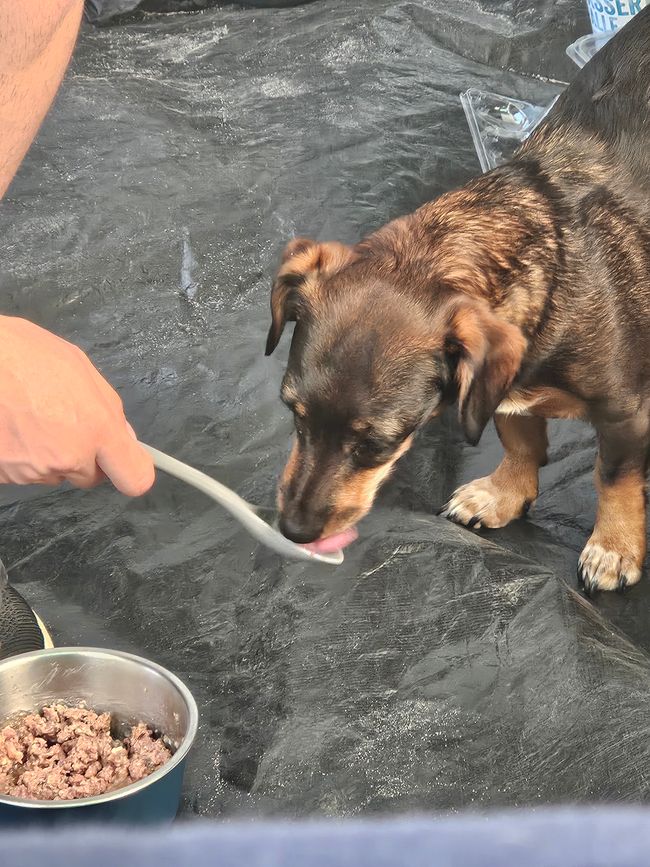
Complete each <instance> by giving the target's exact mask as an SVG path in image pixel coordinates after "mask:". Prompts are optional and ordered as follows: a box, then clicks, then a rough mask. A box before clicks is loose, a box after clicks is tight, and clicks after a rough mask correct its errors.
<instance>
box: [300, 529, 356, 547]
mask: <svg viewBox="0 0 650 867" xmlns="http://www.w3.org/2000/svg"><path fill="white" fill-rule="evenodd" d="M358 536H359V534H358V533H357V531H356V529H355V528H354V527H351V528H350V529H349V530H343V532H342V533H336V534H335V535H334V536H327V537H326V538H325V539H317V540H316V541H315V542H310V543H309V544H308V545H303V546H302V547H303V548H306V549H307V550H308V551H311V552H312V553H313V554H335V553H336V552H337V551H340V550H341V549H342V548H346V547H347V546H348V545H351V544H352V543H353V542H354V541H355V540H356V539H357V538H358Z"/></svg>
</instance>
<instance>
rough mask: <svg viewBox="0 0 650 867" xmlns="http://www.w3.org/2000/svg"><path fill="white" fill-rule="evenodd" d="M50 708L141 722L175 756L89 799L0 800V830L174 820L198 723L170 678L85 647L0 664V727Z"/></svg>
mask: <svg viewBox="0 0 650 867" xmlns="http://www.w3.org/2000/svg"><path fill="white" fill-rule="evenodd" d="M54 702H64V703H65V704H69V705H78V704H80V703H83V704H85V706H86V707H88V708H91V709H92V710H95V711H98V712H104V711H108V712H110V713H111V714H113V718H114V720H116V721H117V723H118V724H119V725H120V726H121V725H133V724H134V723H137V722H145V723H147V725H149V726H151V728H152V729H154V731H156V732H159V733H161V734H162V735H164V737H165V740H166V742H167V743H168V744H169V745H170V746H171V747H172V749H173V750H174V754H173V756H172V758H171V759H170V760H169V761H168V762H167V763H166V764H165V765H163V767H162V768H159V769H158V770H157V771H155V772H154V773H153V774H151V775H150V776H148V777H145V778H144V779H143V780H139V781H138V782H137V783H132V784H131V785H129V786H125V787H124V788H122V789H116V790H115V791H111V792H107V793H106V794H105V795H98V796H97V797H93V798H79V799H78V800H75V801H32V800H26V799H24V798H11V797H7V796H0V826H13V827H15V826H16V825H18V824H22V823H26V822H27V823H33V822H36V823H39V824H44V823H46V824H52V823H57V824H58V823H60V822H72V821H74V822H77V821H85V822H88V821H91V822H92V821H94V822H101V823H105V822H107V821H108V822H111V821H113V822H120V823H124V822H129V823H151V822H167V821H171V820H172V819H173V818H174V816H175V815H176V812H177V811H178V805H179V802H180V795H181V787H182V782H183V773H184V770H185V761H186V758H187V754H188V752H189V750H190V747H191V746H192V742H193V741H194V738H195V735H196V729H197V725H198V710H197V707H196V702H195V701H194V698H193V697H192V695H191V693H190V692H189V690H188V689H187V687H185V686H184V684H183V683H181V681H180V680H179V679H178V678H177V677H176V676H175V675H173V674H171V672H169V671H167V670H166V669H164V668H162V667H161V666H159V665H156V664H155V663H153V662H149V661H148V660H146V659H141V658H140V657H138V656H132V655H131V654H129V653H120V652H119V651H114V650H101V649H98V648H92V647H60V648H56V649H53V650H37V651H34V652H32V653H23V654H20V655H19V656H14V657H11V658H10V659H6V660H4V661H3V662H0V722H1V721H3V720H9V719H12V718H13V717H15V716H16V715H18V714H21V713H26V712H27V713H29V712H34V711H40V710H41V708H42V707H43V706H44V705H47V704H52V703H54Z"/></svg>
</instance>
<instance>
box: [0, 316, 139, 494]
mask: <svg viewBox="0 0 650 867" xmlns="http://www.w3.org/2000/svg"><path fill="white" fill-rule="evenodd" d="M105 478H108V479H110V481H111V482H112V483H113V484H114V485H115V487H116V488H117V489H118V490H119V491H121V492H122V493H123V494H127V495H128V496H132V497H134V496H139V495H140V494H144V493H145V492H146V491H148V490H149V488H150V487H151V485H152V484H153V481H154V468H153V464H152V461H151V458H150V457H149V455H148V454H147V452H146V451H145V450H144V449H143V448H142V446H141V445H140V444H139V443H138V442H137V440H136V437H135V434H134V432H133V429H132V428H131V426H130V425H129V423H128V422H127V420H126V418H125V417H124V411H123V408H122V401H121V400H120V398H119V396H118V395H117V393H116V392H115V391H114V390H113V388H111V386H110V385H109V384H108V383H107V382H106V380H105V379H104V378H103V377H102V376H101V375H100V374H99V373H98V371H97V370H96V369H95V367H94V366H93V365H92V364H91V362H90V361H89V359H88V357H87V356H86V355H85V354H84V353H83V352H82V351H81V349H79V348H78V347H76V346H73V345H72V344H71V343H67V342H66V341H65V340H62V339H61V338H59V337H56V336H55V335H54V334H51V333H50V332H49V331H45V330H44V329H42V328H39V327H38V326H37V325H34V324H33V323H31V322H27V321H26V320H24V319H16V318H14V317H10V316H0V483H3V484H18V485H28V484H42V485H58V484H60V483H61V482H63V481H68V482H71V483H72V484H73V485H75V486H76V487H78V488H90V487H93V486H94V485H96V484H99V483H100V482H101V481H103V480H104V479H105Z"/></svg>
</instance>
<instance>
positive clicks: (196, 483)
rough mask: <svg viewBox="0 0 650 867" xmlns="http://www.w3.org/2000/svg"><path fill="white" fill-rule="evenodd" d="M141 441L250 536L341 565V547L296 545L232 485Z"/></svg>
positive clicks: (297, 555)
mask: <svg viewBox="0 0 650 867" xmlns="http://www.w3.org/2000/svg"><path fill="white" fill-rule="evenodd" d="M141 445H142V447H143V448H144V449H146V451H148V452H149V454H150V455H151V458H152V460H153V462H154V465H155V466H156V467H157V469H159V470H162V471H163V472H165V473H168V474H169V475H170V476H174V477H175V478H177V479H180V480H181V481H182V482H186V483H187V484H188V485H191V486H192V487H193V488H197V489H198V490H199V491H202V492H203V493H204V494H206V495H207V496H208V497H210V498H211V499H213V500H214V501H215V502H217V503H219V505H220V506H222V507H223V508H224V509H225V510H226V511H227V512H229V513H230V514H231V515H232V516H233V517H234V518H236V519H237V520H238V521H239V522H240V524H242V525H243V526H244V527H245V528H246V529H247V530H248V532H249V533H250V534H251V536H254V537H255V538H256V539H257V540H258V542H261V543H262V544H263V545H266V546H267V548H271V549H272V550H273V551H275V552H276V553H277V554H282V555H283V556H285V557H291V558H293V559H294V560H316V561H318V562H320V563H329V564H330V565H332V566H338V565H339V563H342V562H343V552H342V551H338V552H337V553H336V554H314V553H313V552H312V551H308V550H307V549H306V548H303V547H302V546H301V545H296V544H295V542H292V541H291V540H290V539H287V538H286V537H285V536H283V535H282V533H280V532H278V531H277V530H275V529H274V528H273V527H271V526H270V525H269V524H267V523H266V521H264V520H262V518H260V516H259V515H258V514H257V513H256V511H255V509H254V507H253V506H251V504H250V503H247V502H246V500H244V499H242V498H241V497H240V496H239V495H238V494H236V493H235V492H234V491H231V490H230V488H227V487H226V486H225V485H222V484H221V482H218V481H217V480H216V479H213V478H211V477H210V476H207V475H206V474H205V473H202V472H201V471H200V470H196V469H194V467H190V466H189V465H188V464H184V463H183V462H182V461H179V460H177V459H176V458H173V457H171V455H167V454H165V453H164V452H161V451H159V450H158V449H155V448H153V446H148V445H146V444H145V443H141Z"/></svg>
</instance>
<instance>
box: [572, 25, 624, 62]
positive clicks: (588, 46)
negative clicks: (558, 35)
mask: <svg viewBox="0 0 650 867" xmlns="http://www.w3.org/2000/svg"><path fill="white" fill-rule="evenodd" d="M614 32H615V31H614ZM613 35H614V33H589V35H588V36H581V37H580V39H576V41H575V42H572V43H571V45H569V46H568V48H567V50H566V53H567V55H568V56H569V57H570V58H571V60H572V61H573V62H574V63H575V65H576V66H579V67H580V69H582V67H583V66H584V65H585V64H586V63H589V61H590V60H591V58H592V57H593V56H594V54H596V52H597V51H600V49H601V48H602V47H603V45H606V44H607V43H608V42H609V40H610V39H611V38H612V36H613Z"/></svg>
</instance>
